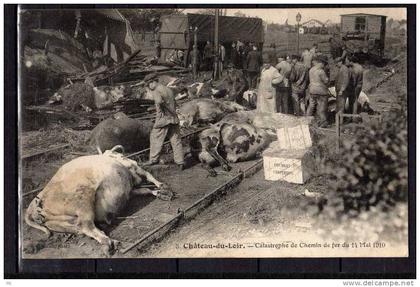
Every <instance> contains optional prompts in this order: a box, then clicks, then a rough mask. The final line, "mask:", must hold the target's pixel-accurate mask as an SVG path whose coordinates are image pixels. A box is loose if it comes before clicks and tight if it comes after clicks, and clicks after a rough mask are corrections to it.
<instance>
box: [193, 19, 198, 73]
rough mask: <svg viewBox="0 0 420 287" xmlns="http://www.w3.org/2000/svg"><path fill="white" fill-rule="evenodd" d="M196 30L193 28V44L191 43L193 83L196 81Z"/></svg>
mask: <svg viewBox="0 0 420 287" xmlns="http://www.w3.org/2000/svg"><path fill="white" fill-rule="evenodd" d="M197 30H198V28H197V27H195V28H194V32H193V33H194V43H193V58H192V60H193V65H192V66H193V77H194V81H195V80H196V79H197Z"/></svg>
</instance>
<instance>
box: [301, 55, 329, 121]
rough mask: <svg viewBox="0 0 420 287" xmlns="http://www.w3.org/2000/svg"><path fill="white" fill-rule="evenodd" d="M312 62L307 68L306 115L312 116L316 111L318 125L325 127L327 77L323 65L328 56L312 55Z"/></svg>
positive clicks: (326, 61)
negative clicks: (307, 95) (307, 101)
mask: <svg viewBox="0 0 420 287" xmlns="http://www.w3.org/2000/svg"><path fill="white" fill-rule="evenodd" d="M313 64H314V66H313V67H312V68H311V69H310V70H309V106H308V109H307V111H306V115H307V116H313V115H314V114H315V111H316V115H317V117H318V125H319V126H320V127H326V126H327V124H328V122H327V109H328V83H329V79H328V77H327V74H326V73H325V66H326V65H327V64H328V58H327V57H326V56H325V55H318V56H316V57H314V59H313Z"/></svg>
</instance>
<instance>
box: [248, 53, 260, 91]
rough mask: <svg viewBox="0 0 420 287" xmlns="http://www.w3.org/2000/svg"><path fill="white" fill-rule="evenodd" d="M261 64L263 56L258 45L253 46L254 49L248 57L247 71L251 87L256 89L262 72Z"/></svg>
mask: <svg viewBox="0 0 420 287" xmlns="http://www.w3.org/2000/svg"><path fill="white" fill-rule="evenodd" d="M261 65H262V63H261V56H260V54H259V53H258V51H257V47H256V46H253V47H252V51H251V52H249V53H248V56H247V58H246V67H247V68H246V71H247V77H248V86H249V87H250V89H255V88H256V87H257V78H258V74H259V73H260V69H261Z"/></svg>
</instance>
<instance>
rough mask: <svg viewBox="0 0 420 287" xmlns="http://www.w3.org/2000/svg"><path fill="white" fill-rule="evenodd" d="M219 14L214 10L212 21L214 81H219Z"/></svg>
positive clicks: (218, 11)
mask: <svg viewBox="0 0 420 287" xmlns="http://www.w3.org/2000/svg"><path fill="white" fill-rule="evenodd" d="M219 13H220V9H215V14H214V15H215V18H214V19H215V20H214V25H215V27H214V53H215V57H214V79H215V80H218V79H219Z"/></svg>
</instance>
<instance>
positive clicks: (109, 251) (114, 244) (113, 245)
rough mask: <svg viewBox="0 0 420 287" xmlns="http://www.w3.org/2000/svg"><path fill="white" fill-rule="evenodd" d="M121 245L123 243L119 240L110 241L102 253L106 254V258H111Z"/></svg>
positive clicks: (103, 247) (104, 246)
mask: <svg viewBox="0 0 420 287" xmlns="http://www.w3.org/2000/svg"><path fill="white" fill-rule="evenodd" d="M120 244H121V242H119V241H118V240H113V239H110V240H109V242H108V244H105V245H103V246H102V252H103V253H104V254H105V256H107V257H110V256H112V255H113V254H115V252H116V251H117V249H118V246H119V245H120Z"/></svg>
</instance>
